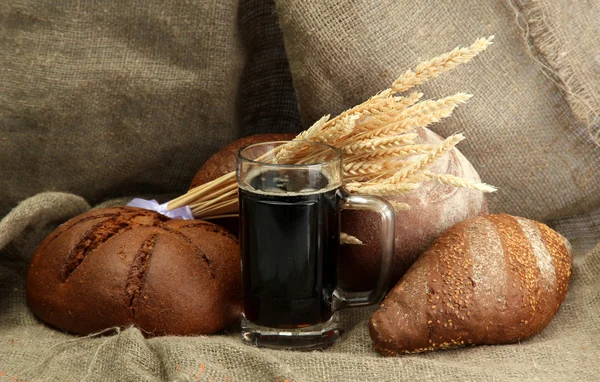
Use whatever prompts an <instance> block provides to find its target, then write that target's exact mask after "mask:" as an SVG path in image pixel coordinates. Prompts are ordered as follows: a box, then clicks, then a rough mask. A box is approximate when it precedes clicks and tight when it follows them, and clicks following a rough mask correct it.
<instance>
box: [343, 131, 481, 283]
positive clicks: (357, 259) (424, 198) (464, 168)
mask: <svg viewBox="0 0 600 382" xmlns="http://www.w3.org/2000/svg"><path fill="white" fill-rule="evenodd" d="M415 133H418V134H419V136H418V138H417V139H416V140H415V142H416V143H417V144H437V143H440V142H441V141H442V140H443V139H442V138H441V137H440V136H439V135H437V134H436V133H434V132H432V131H431V130H429V129H427V128H419V129H416V130H415ZM429 170H430V171H431V172H434V173H438V174H450V175H454V176H459V177H462V178H465V179H468V180H472V181H476V182H480V181H481V179H480V178H479V175H478V174H477V171H475V169H474V168H473V166H472V165H471V163H470V162H469V161H468V160H467V159H466V158H465V157H464V155H463V154H461V153H460V151H458V150H457V149H452V150H451V151H450V152H449V153H448V154H446V155H443V156H441V157H440V158H438V159H437V161H436V162H435V163H434V164H433V165H432V166H431V167H430V169H429ZM385 198H386V199H388V200H390V201H395V202H400V203H406V204H408V205H409V206H410V210H408V211H396V235H395V255H394V268H393V272H392V280H391V284H390V286H392V285H394V284H395V283H396V282H397V281H398V280H400V278H401V277H402V275H403V274H404V273H405V272H406V270H407V269H408V268H409V267H410V266H411V265H412V263H413V262H414V261H415V260H416V259H417V257H418V256H419V255H420V254H421V253H423V251H424V250H425V249H426V248H427V246H428V245H430V244H431V243H432V242H433V240H434V239H435V238H436V237H438V236H439V235H440V234H441V233H442V232H444V231H445V230H446V229H448V228H449V227H451V226H452V225H453V224H455V223H458V222H460V221H462V220H465V219H468V218H470V217H473V216H477V215H484V214H487V212H488V210H487V202H486V199H485V195H484V193H483V192H481V191H477V190H470V189H466V188H457V187H454V186H450V185H445V184H441V183H439V182H437V181H434V180H432V181H428V182H424V183H423V184H422V185H421V186H420V187H419V188H418V189H417V190H414V191H412V192H410V193H408V194H403V195H397V196H386V197H385ZM342 232H345V233H347V234H350V235H352V236H355V237H357V238H358V239H360V240H361V241H362V242H363V245H353V244H347V245H342V248H341V258H340V283H341V285H343V286H344V287H345V288H346V289H350V290H370V289H373V288H374V287H375V285H376V282H377V277H378V275H379V265H380V251H381V245H380V235H381V234H380V232H381V223H380V220H379V217H378V215H377V214H376V213H374V212H370V211H349V210H346V211H344V212H343V213H342Z"/></svg>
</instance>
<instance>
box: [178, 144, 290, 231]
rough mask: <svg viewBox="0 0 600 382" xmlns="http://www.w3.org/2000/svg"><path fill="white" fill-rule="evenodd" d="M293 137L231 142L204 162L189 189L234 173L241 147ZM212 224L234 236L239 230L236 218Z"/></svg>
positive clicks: (217, 220)
mask: <svg viewBox="0 0 600 382" xmlns="http://www.w3.org/2000/svg"><path fill="white" fill-rule="evenodd" d="M295 137H296V135H294V134H256V135H250V136H248V137H244V138H240V139H238V140H236V141H233V142H231V143H230V144H228V145H227V146H225V147H223V148H222V149H221V150H219V151H217V152H216V153H215V154H214V155H213V156H211V157H210V158H208V160H207V161H206V162H204V164H203V165H202V167H200V169H199V170H198V172H197V173H196V175H195V176H194V179H192V184H191V185H190V189H192V188H194V187H198V186H200V185H202V184H204V183H207V182H210V181H211V180H215V179H217V178H219V177H221V176H223V175H225V174H228V173H230V172H232V171H235V170H236V166H237V165H236V160H237V159H236V154H237V152H238V151H239V150H240V149H241V148H243V147H246V146H249V145H253V144H255V143H262V142H272V141H289V140H292V139H294V138H295ZM212 222H213V223H215V224H218V225H220V226H221V227H224V228H226V229H227V230H228V231H230V232H231V233H233V234H234V235H236V236H237V234H238V231H239V229H240V227H239V219H238V218H223V219H213V220H212Z"/></svg>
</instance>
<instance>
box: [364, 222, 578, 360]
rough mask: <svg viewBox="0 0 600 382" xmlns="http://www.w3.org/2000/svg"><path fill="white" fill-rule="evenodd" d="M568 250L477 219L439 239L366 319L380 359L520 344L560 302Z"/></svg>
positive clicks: (546, 231)
mask: <svg viewBox="0 0 600 382" xmlns="http://www.w3.org/2000/svg"><path fill="white" fill-rule="evenodd" d="M571 269H572V257H571V248H570V245H569V243H568V242H567V240H566V239H565V238H563V237H562V236H561V235H560V234H558V233H557V232H555V231H553V230H552V229H550V228H548V227H547V226H546V225H544V224H541V223H538V222H535V221H532V220H528V219H524V218H520V217H514V216H509V215H488V216H479V217H475V218H472V219H469V220H466V221H464V222H460V223H458V224H456V225H454V226H453V227H452V228H450V229H449V230H448V231H447V232H445V233H444V234H443V235H442V236H440V237H439V238H438V239H437V240H436V241H435V242H434V243H433V245H432V246H431V247H430V248H429V249H428V250H427V251H426V252H425V253H424V254H423V255H422V256H421V257H419V259H418V260H417V261H416V262H415V264H414V265H413V266H412V267H411V268H410V269H409V270H408V272H407V273H406V275H405V276H404V277H403V278H402V280H400V282H399V283H398V284H397V285H396V286H395V287H394V288H393V289H392V290H391V291H390V292H389V294H388V295H387V297H386V298H385V300H384V301H383V303H382V304H381V307H380V308H379V310H377V311H376V312H375V313H374V314H373V316H372V317H371V320H370V323H369V329H370V334H371V338H372V340H373V343H374V345H375V349H376V350H377V351H378V352H379V353H381V354H383V355H397V354H400V353H410V352H422V351H427V350H437V349H445V348H451V347H458V346H466V345H477V344H487V345H492V344H506V343H515V342H518V341H521V340H523V339H525V338H527V337H530V336H533V335H534V334H537V333H539V332H540V331H542V330H543V329H544V328H545V327H546V325H548V323H549V322H550V321H551V320H552V318H553V317H554V315H555V314H556V312H557V311H558V309H559V307H560V304H561V303H562V302H563V300H564V298H565V294H566V293H567V288H568V286H569V281H570V278H571Z"/></svg>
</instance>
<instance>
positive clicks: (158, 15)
mask: <svg viewBox="0 0 600 382" xmlns="http://www.w3.org/2000/svg"><path fill="white" fill-rule="evenodd" d="M277 7H278V8H277V10H278V15H279V21H280V23H281V26H282V31H283V36H284V38H285V46H286V48H287V51H288V58H289V60H290V68H291V72H290V71H289V69H288V67H287V63H286V61H285V56H286V54H285V52H283V51H282V46H283V44H282V42H281V34H280V32H279V31H278V29H277V28H276V25H274V23H275V22H276V21H277V20H276V17H274V16H275V15H276V13H275V10H274V7H273V4H271V3H269V2H256V1H249V0H248V1H246V0H244V1H242V2H241V4H239V5H238V3H237V2H236V1H234V0H227V1H220V2H216V1H207V2H201V1H189V2H167V3H164V2H159V1H155V0H150V1H132V2H127V3H125V2H122V3H116V2H112V3H111V2H91V1H62V2H51V1H42V2H39V1H24V0H11V1H5V2H2V4H0V31H1V33H0V49H1V50H2V54H0V69H1V70H0V179H1V180H0V216H3V215H5V214H7V213H8V212H9V210H10V209H12V208H13V207H14V206H15V205H16V204H17V201H19V200H24V199H26V198H27V197H28V196H31V195H33V194H37V193H39V192H41V191H45V190H57V191H64V192H71V193H74V194H77V195H81V196H83V197H84V198H82V197H81V196H76V195H73V194H68V193H57V192H53V193H44V194H40V195H37V196H35V197H33V198H30V199H27V200H25V201H23V202H22V203H21V204H19V205H18V206H17V207H16V208H14V209H12V211H11V212H10V213H8V214H7V215H6V216H5V217H4V218H3V219H2V221H1V222H0V382H2V381H4V380H6V381H16V380H19V381H22V380H27V381H30V382H31V381H37V380H39V381H71V380H77V381H81V380H86V381H109V380H118V381H161V380H165V381H193V380H206V381H270V380H272V381H278V380H279V381H284V380H285V379H288V380H290V381H373V380H383V381H398V380H415V381H419V380H423V381H431V380H449V381H453V380H456V381H465V380H491V381H496V380H497V381H505V380H514V381H524V380H540V381H564V380H572V381H575V380H581V381H593V380H600V366H599V365H598V359H600V346H599V345H598V343H597V340H598V338H600V239H599V238H600V209H598V207H599V206H600V191H599V188H598V186H599V183H600V177H599V176H598V175H599V174H598V172H600V149H598V148H597V147H596V146H595V145H594V144H593V142H592V138H591V135H590V133H589V132H588V129H587V128H586V127H590V130H592V132H593V127H594V120H593V118H591V117H590V118H587V120H586V119H585V118H583V119H581V117H582V114H581V110H580V109H578V106H577V105H576V101H574V98H573V96H572V95H571V94H570V93H569V92H567V91H566V90H565V88H564V85H565V84H566V83H571V84H575V83H577V84H582V85H581V88H584V89H595V87H597V86H598V82H594V81H595V78H596V77H595V76H596V74H597V72H596V71H594V70H597V68H595V69H594V67H593V60H594V59H595V55H596V54H597V53H596V50H597V49H596V48H594V47H595V45H594V41H592V40H591V39H593V38H594V37H595V36H596V35H598V32H600V28H599V27H598V25H597V23H596V24H594V23H595V21H594V20H597V19H598V18H599V17H600V5H598V3H597V2H592V1H588V2H585V3H583V2H582V3H577V4H575V2H570V3H569V4H563V5H559V4H558V2H554V1H553V0H538V1H528V2H523V3H514V4H513V3H509V2H506V1H503V2H498V1H495V0H485V1H479V2H467V1H463V2H455V1H453V2H439V1H436V2H434V1H421V2H413V1H408V0H401V1H394V2H392V1H389V2H388V1H385V2H367V1H364V0H358V1H352V2H317V1H313V0H310V1H293V0H279V1H278V2H277ZM239 12H241V13H239ZM538 12H542V15H543V16H544V17H543V20H544V22H545V24H544V25H546V26H545V27H544V28H545V29H544V28H542V29H539V30H540V31H541V30H544V31H550V32H548V33H551V34H548V33H537V32H536V31H537V29H536V28H535V25H537V24H536V23H538V22H539V20H540V16H539V15H540V13H538ZM238 13H239V14H238ZM569 20H571V21H572V20H577V22H579V23H580V24H581V25H580V26H576V25H575V24H573V23H572V22H570V21H569ZM534 24H535V25H534ZM527 27H529V29H527ZM527 30H529V31H530V32H529V35H527V33H526V32H527ZM579 31H586V32H585V33H584V34H583V35H577V33H579ZM490 34H495V35H496V36H497V37H496V43H495V45H493V46H492V47H491V48H490V50H489V51H488V52H486V53H485V54H483V55H482V56H481V57H479V58H477V59H476V60H475V61H473V62H472V63H471V64H469V65H468V66H465V67H462V68H460V69H458V70H456V71H455V72H453V73H449V74H448V75H446V76H444V77H442V78H440V79H438V80H435V81H434V82H431V83H429V84H427V85H425V86H422V87H421V89H422V90H423V91H424V92H425V93H426V95H427V96H428V97H440V96H445V95H449V94H451V93H453V92H457V91H468V92H471V93H473V94H475V95H476V97H474V98H473V99H472V100H471V101H470V102H469V104H467V105H465V106H464V107H461V108H460V109H459V110H458V111H457V112H456V113H455V115H454V116H453V117H452V118H450V119H448V120H447V121H445V122H444V123H441V124H437V125H435V126H433V129H434V130H436V131H437V132H439V133H441V134H442V135H447V134H448V133H450V132H455V131H458V130H460V131H463V132H464V133H466V134H467V135H468V140H467V141H465V142H464V143H461V151H463V152H464V153H465V155H466V156H467V157H468V158H469V159H471V160H472V162H473V163H474V165H475V167H476V168H477V169H478V170H479V172H480V174H481V176H482V178H483V179H484V180H485V181H487V182H489V183H492V184H494V185H496V186H498V187H499V189H500V191H499V193H498V194H497V195H496V196H494V197H492V198H491V199H490V202H491V206H492V209H493V210H494V211H502V212H508V213H512V214H517V215H521V216H525V217H530V218H534V219H538V220H544V221H546V222H548V223H550V224H551V225H552V226H553V227H554V228H555V229H557V230H558V231H559V232H561V233H563V234H564V235H565V236H567V237H568V238H569V239H570V240H571V243H572V244H573V248H574V253H575V262H574V263H575V270H574V274H573V282H572V285H571V287H570V290H569V293H568V295H567V298H566V301H565V302H564V304H563V306H562V307H561V309H560V311H559V313H558V314H557V316H556V317H555V319H554V320H553V321H552V322H551V323H550V325H549V326H548V327H547V328H546V329H545V330H544V331H543V332H542V333H540V334H539V335H537V336H535V337H533V338H531V339H529V340H527V341H524V342H523V343H521V344H516V345H506V346H486V347H473V348H467V349H458V350H452V351H441V352H437V353H430V354H421V355H411V356H402V357H398V358H392V359H390V358H383V357H380V356H379V355H377V354H376V353H375V352H374V351H373V350H372V346H371V343H370V339H369V335H368V331H367V325H366V323H367V320H368V318H369V315H370V313H371V311H372V308H368V309H361V310H348V311H343V312H341V320H342V323H343V327H344V328H345V329H346V332H345V333H344V336H343V337H342V340H341V341H340V342H339V343H338V344H336V345H335V346H334V347H333V348H332V349H329V350H327V351H325V352H312V353H299V352H285V351H271V350H264V349H255V348H251V347H247V346H244V345H243V344H242V343H241V341H240V339H239V338H238V336H239V333H238V332H237V331H236V330H235V329H232V330H231V332H230V333H229V334H228V333H223V334H220V335H215V336H197V337H193V336H190V337H163V338H154V339H145V338H144V337H143V336H142V335H141V333H140V332H139V331H138V330H137V329H134V328H128V329H125V330H122V331H119V332H118V333H113V332H107V333H104V334H103V335H101V336H96V337H93V338H81V337H76V336H71V335H67V334H64V333H61V332H60V331H57V330H55V329H52V328H50V327H47V326H45V325H44V324H42V323H40V322H39V321H38V320H37V319H36V318H35V317H34V316H33V315H32V314H31V313H30V312H29V310H28V309H27V306H26V301H25V289H24V288H25V273H26V267H27V261H28V259H29V258H30V256H31V255H32V253H33V251H34V249H35V247H36V246H37V245H38V244H39V243H40V242H41V241H42V239H43V238H44V237H45V236H46V235H47V234H48V233H49V232H50V231H51V230H52V229H53V228H55V227H56V225H57V224H59V223H60V222H62V221H64V220H66V219H68V218H69V217H70V216H73V215H76V214H79V213H81V212H83V211H85V210H87V209H89V208H90V205H89V204H88V203H90V204H96V203H97V202H99V201H102V200H106V199H109V198H111V197H113V196H125V195H136V196H142V195H146V194H157V193H161V192H177V191H182V190H184V189H185V188H186V187H187V185H188V182H189V181H190V179H191V178H192V176H193V174H194V173H195V171H196V170H197V168H198V167H199V165H200V163H201V162H202V160H203V159H205V158H206V157H207V156H208V155H210V154H211V153H212V152H214V151H216V150H217V149H218V147H219V146H221V145H223V143H225V142H226V141H229V140H231V139H233V137H236V136H240V135H245V134H248V133H253V132H268V131H275V132H281V131H297V129H298V123H299V114H298V110H297V109H296V107H295V106H294V105H295V104H294V99H295V95H294V92H293V89H292V88H291V86H290V83H289V79H290V78H292V79H293V81H294V87H295V90H296V94H297V97H298V101H299V105H300V110H301V112H302V118H303V121H304V123H305V124H307V123H310V122H312V121H313V120H314V119H316V118H318V117H320V116H321V114H325V113H336V112H339V111H341V110H343V109H344V108H346V107H348V106H351V105H352V104H355V103H358V102H360V101H361V100H363V99H364V98H365V97H368V96H369V95H371V94H373V93H374V92H376V91H377V90H380V89H381V88H384V87H387V85H388V84H389V82H390V81H391V80H392V79H393V78H394V77H395V76H396V75H398V74H399V73H400V72H402V71H403V70H404V69H406V68H409V67H411V66H412V65H414V64H416V63H418V62H419V61H421V60H423V59H427V58H431V57H433V56H434V55H436V54H438V53H442V52H444V51H446V50H448V49H451V48H453V47H454V46H455V45H457V44H463V45H465V44H469V43H470V42H471V41H472V40H473V39H474V38H476V37H479V36H484V35H490ZM551 35H552V36H559V37H560V39H559V41H560V44H559V46H561V47H562V48H560V50H561V54H562V52H566V56H569V55H571V54H572V55H574V57H571V58H569V65H571V67H572V68H574V69H569V70H567V71H566V72H565V71H561V68H562V66H561V65H563V64H564V62H565V61H564V60H567V59H566V58H564V56H565V54H562V55H559V56H560V57H563V60H562V61H561V60H558V59H556V57H554V56H553V53H552V51H551V50H544V47H546V48H547V49H550V48H548V47H549V46H551V47H556V46H557V45H556V44H550V43H549V42H548V41H549V40H550V39H551V38H550V37H549V36H551ZM580 36H583V38H584V41H580V40H581V38H582V37H580ZM585 36H588V37H585ZM590 36H591V37H590ZM242 37H243V38H242ZM548 44H550V45H548ZM570 44H573V45H572V46H571V45H570ZM277 47H279V48H277ZM552 49H554V48H552ZM595 49H596V50H595ZM540 53H542V54H541V55H540ZM557 57H558V56H557ZM540 62H541V63H542V64H543V65H545V66H546V67H547V68H545V67H544V66H541V64H540ZM290 73H291V74H290ZM544 73H546V74H548V75H549V76H550V77H551V78H549V77H548V76H547V75H545V74H544ZM561 76H562V77H561ZM555 81H556V82H558V85H557V84H556V83H555ZM569 81H571V82H569ZM573 81H575V82H573ZM571 86H572V90H573V92H572V93H573V94H584V93H577V92H575V88H577V89H579V88H580V86H579V85H577V87H576V86H575V85H571ZM241 89H243V90H241ZM590 91H593V90H590ZM241 94H243V96H241ZM575 99H576V98H575ZM584 99H585V98H584ZM588 104H590V105H592V106H593V108H592V109H591V110H592V111H593V112H591V114H590V112H589V109H586V110H588V114H586V115H588V116H589V115H595V114H594V113H598V112H599V108H598V107H597V106H594V105H595V104H593V103H592V102H591V101H589V102H588ZM573 113H574V114H573ZM574 115H575V116H574ZM576 117H577V118H576ZM584 117H585V116H584ZM578 118H579V119H578ZM155 196H157V197H158V199H159V200H167V199H168V196H166V195H155ZM86 200H87V201H86ZM125 201H126V198H125V199H120V200H119V201H117V202H111V201H108V202H106V203H107V204H119V203H123V202H125Z"/></svg>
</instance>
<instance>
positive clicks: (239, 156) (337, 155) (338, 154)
mask: <svg viewBox="0 0 600 382" xmlns="http://www.w3.org/2000/svg"><path fill="white" fill-rule="evenodd" d="M289 142H304V143H308V144H311V145H315V146H321V147H324V148H328V149H331V150H333V152H334V153H335V158H333V159H330V160H327V161H324V162H319V163H296V164H294V163H292V164H285V163H267V162H262V161H258V160H254V159H250V158H246V157H245V156H244V155H242V151H244V150H247V149H249V148H251V147H254V146H262V145H269V144H277V143H280V144H286V143H289ZM279 146H281V145H278V146H276V147H279ZM236 158H237V161H238V163H239V162H240V160H241V159H243V160H244V161H247V162H250V163H254V164H257V165H260V166H267V167H285V168H302V167H321V166H325V165H328V164H331V163H334V162H335V161H338V160H339V161H340V163H342V150H340V149H338V148H337V147H335V146H332V145H329V144H327V143H322V142H313V141H308V140H305V139H299V140H295V141H294V140H287V141H268V142H258V143H253V144H251V145H247V146H244V147H242V148H241V149H239V150H238V151H237V154H236Z"/></svg>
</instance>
